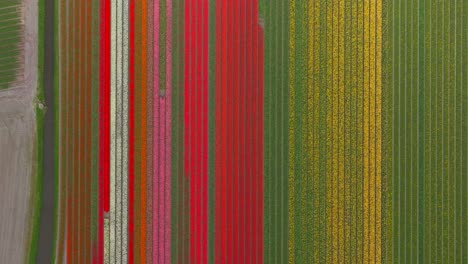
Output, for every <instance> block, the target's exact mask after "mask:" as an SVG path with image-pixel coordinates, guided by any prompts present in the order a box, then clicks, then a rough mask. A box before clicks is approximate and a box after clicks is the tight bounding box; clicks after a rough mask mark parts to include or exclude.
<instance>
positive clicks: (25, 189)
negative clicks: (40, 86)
mask: <svg viewBox="0 0 468 264" xmlns="http://www.w3.org/2000/svg"><path fill="white" fill-rule="evenodd" d="M23 3H24V4H23V7H22V19H23V21H24V25H25V27H24V29H25V30H24V40H25V46H24V50H23V52H24V64H25V65H24V66H25V67H24V69H25V70H24V72H23V73H19V75H18V81H17V82H16V83H15V88H14V89H6V90H3V91H0V150H1V151H0V260H2V263H23V262H24V260H25V257H26V254H27V252H26V251H27V246H28V243H27V242H28V235H29V231H30V230H29V228H30V226H31V225H30V221H31V219H30V217H31V212H32V210H30V209H31V208H30V205H31V204H30V194H31V180H32V179H33V177H34V175H35V167H34V166H35V162H34V157H33V150H34V143H35V132H36V120H35V112H34V104H33V102H34V96H35V93H36V87H37V0H24V1H23ZM23 77H24V78H23ZM22 79H23V80H22Z"/></svg>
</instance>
